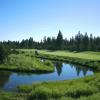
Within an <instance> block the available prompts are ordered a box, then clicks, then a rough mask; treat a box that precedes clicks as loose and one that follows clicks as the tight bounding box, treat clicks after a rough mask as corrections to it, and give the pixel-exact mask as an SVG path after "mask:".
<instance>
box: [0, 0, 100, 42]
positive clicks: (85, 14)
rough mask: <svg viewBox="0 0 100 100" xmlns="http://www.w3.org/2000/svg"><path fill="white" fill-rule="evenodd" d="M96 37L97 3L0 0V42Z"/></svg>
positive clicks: (99, 5) (99, 21) (98, 25)
mask: <svg viewBox="0 0 100 100" xmlns="http://www.w3.org/2000/svg"><path fill="white" fill-rule="evenodd" d="M59 30H61V32H62V34H63V36H64V38H65V37H66V38H70V37H72V36H75V35H76V34H77V33H78V31H79V30H80V31H81V32H82V33H85V32H87V33H88V34H90V33H92V34H93V35H94V36H100V0H0V41H4V40H6V41H7V40H12V41H13V40H15V41H18V40H19V41H21V40H22V39H26V38H29V37H33V39H34V40H35V41H40V40H41V39H43V37H44V36H47V37H48V36H50V37H52V36H55V37H56V36H57V34H58V31H59Z"/></svg>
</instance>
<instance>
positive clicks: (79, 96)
mask: <svg viewBox="0 0 100 100" xmlns="http://www.w3.org/2000/svg"><path fill="white" fill-rule="evenodd" d="M38 53H39V56H38V57H40V58H47V59H51V60H57V61H65V62H69V63H74V64H79V65H84V67H91V68H93V69H94V70H95V71H96V72H95V74H94V75H92V76H87V77H85V78H80V79H74V80H69V81H66V80H64V81H56V82H42V83H34V84H32V85H22V86H19V87H18V93H9V92H2V91H1V92H0V100H99V99H100V73H99V71H100V56H99V54H100V53H99V52H81V53H76V52H68V51H43V50H39V51H38ZM5 65H6V67H5ZM5 65H1V66H0V67H1V69H2V68H4V67H5V68H6V69H7V68H8V69H9V67H10V69H11V68H12V69H13V68H14V69H16V70H18V69H20V70H21V71H22V70H32V71H33V70H36V71H45V72H48V71H53V70H54V68H53V67H50V66H52V63H51V62H50V61H47V62H41V61H40V60H38V59H37V58H35V56H34V50H20V52H19V54H11V55H10V56H9V62H7V63H6V64H5Z"/></svg>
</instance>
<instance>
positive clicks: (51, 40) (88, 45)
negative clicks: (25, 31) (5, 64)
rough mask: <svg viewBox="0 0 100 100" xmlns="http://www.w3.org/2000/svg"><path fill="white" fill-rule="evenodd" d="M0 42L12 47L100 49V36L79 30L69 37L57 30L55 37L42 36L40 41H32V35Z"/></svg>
mask: <svg viewBox="0 0 100 100" xmlns="http://www.w3.org/2000/svg"><path fill="white" fill-rule="evenodd" d="M0 44H3V45H4V46H7V47H9V48H12V49H33V48H34V49H47V50H69V51H78V52H81V51H100V37H99V36H93V35H92V34H90V35H88V34H87V32H86V33H85V34H82V33H81V32H80V31H79V32H78V33H77V34H76V35H75V36H73V37H71V38H70V39H67V38H63V34H62V32H61V31H60V30H59V32H58V35H57V37H46V36H45V37H44V38H43V39H42V40H41V42H36V41H34V37H30V38H29V39H23V40H22V41H20V42H19V41H10V40H8V41H1V42H0Z"/></svg>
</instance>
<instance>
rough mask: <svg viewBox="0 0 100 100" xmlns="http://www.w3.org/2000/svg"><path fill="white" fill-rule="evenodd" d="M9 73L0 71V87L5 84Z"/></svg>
mask: <svg viewBox="0 0 100 100" xmlns="http://www.w3.org/2000/svg"><path fill="white" fill-rule="evenodd" d="M10 75H11V73H10V72H5V71H0V88H2V87H4V86H5V84H6V83H7V81H8V80H9V77H10Z"/></svg>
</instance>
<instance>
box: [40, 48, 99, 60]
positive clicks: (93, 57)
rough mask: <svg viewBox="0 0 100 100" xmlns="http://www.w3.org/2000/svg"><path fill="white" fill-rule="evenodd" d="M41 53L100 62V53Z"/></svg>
mask: <svg viewBox="0 0 100 100" xmlns="http://www.w3.org/2000/svg"><path fill="white" fill-rule="evenodd" d="M39 53H42V54H49V55H55V56H64V57H75V58H81V59H90V60H100V52H91V51H86V52H77V53H75V52H69V51H48V50H39Z"/></svg>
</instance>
